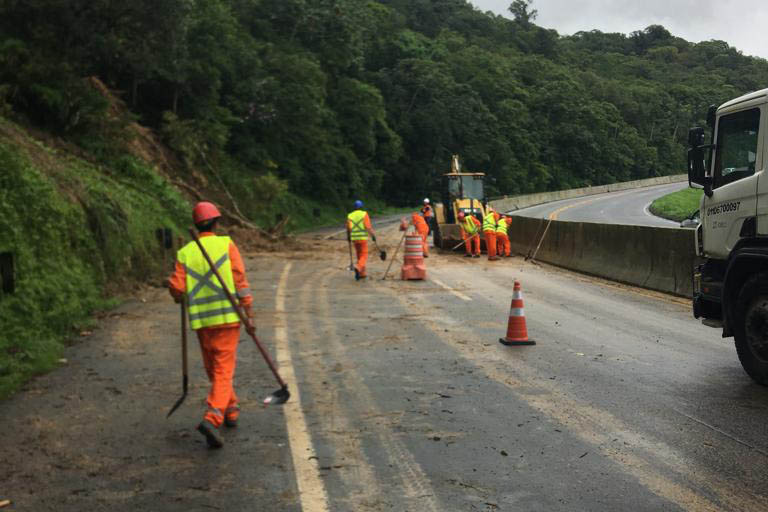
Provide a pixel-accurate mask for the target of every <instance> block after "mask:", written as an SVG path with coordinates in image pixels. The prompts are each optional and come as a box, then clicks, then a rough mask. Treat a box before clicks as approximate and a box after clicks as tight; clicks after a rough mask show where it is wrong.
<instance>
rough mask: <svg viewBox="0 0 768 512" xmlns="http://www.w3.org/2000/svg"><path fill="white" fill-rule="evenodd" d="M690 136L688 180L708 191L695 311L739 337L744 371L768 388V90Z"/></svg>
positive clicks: (715, 112) (726, 108)
mask: <svg viewBox="0 0 768 512" xmlns="http://www.w3.org/2000/svg"><path fill="white" fill-rule="evenodd" d="M707 124H708V126H709V132H710V141H712V143H711V144H705V139H706V134H705V130H704V128H691V130H690V131H689V133H688V143H689V151H688V179H689V182H690V183H691V184H698V185H701V186H702V187H704V196H703V197H702V199H701V205H700V218H701V224H700V225H699V226H698V228H697V230H696V252H697V255H698V256H699V257H700V258H701V259H702V261H703V263H701V264H700V265H698V266H697V268H696V269H695V271H694V293H693V313H694V316H695V317H696V318H702V319H703V321H704V323H705V324H707V325H711V326H717V327H722V329H723V337H729V336H734V338H735V343H736V350H737V353H738V356H739V360H740V361H741V364H742V366H743V367H744V369H745V371H746V372H747V373H748V374H749V375H750V376H751V377H752V378H753V379H754V380H755V381H757V382H759V383H761V384H764V385H768V173H767V172H766V167H767V164H768V154H766V151H768V135H767V134H768V89H763V90H761V91H757V92H753V93H750V94H746V95H744V96H741V97H739V98H736V99H734V100H731V101H729V102H727V103H724V104H723V105H721V106H720V107H719V108H715V107H714V106H712V107H710V110H709V113H708V116H707Z"/></svg>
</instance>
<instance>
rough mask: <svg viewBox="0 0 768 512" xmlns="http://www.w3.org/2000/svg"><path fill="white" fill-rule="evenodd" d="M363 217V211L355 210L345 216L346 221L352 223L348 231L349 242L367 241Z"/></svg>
mask: <svg viewBox="0 0 768 512" xmlns="http://www.w3.org/2000/svg"><path fill="white" fill-rule="evenodd" d="M365 215H366V213H365V212H364V211H363V210H355V211H353V212H351V213H350V214H349V215H347V220H348V221H349V222H351V223H352V227H351V228H350V230H349V238H350V239H351V240H368V230H367V229H365Z"/></svg>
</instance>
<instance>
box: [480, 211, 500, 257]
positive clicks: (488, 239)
mask: <svg viewBox="0 0 768 512" xmlns="http://www.w3.org/2000/svg"><path fill="white" fill-rule="evenodd" d="M498 222H499V214H498V213H496V212H495V211H493V208H491V207H490V205H489V206H488V207H487V208H486V214H485V217H483V234H484V235H485V246H486V248H487V250H488V261H496V260H497V259H499V258H498V257H497V256H496V228H497V227H498Z"/></svg>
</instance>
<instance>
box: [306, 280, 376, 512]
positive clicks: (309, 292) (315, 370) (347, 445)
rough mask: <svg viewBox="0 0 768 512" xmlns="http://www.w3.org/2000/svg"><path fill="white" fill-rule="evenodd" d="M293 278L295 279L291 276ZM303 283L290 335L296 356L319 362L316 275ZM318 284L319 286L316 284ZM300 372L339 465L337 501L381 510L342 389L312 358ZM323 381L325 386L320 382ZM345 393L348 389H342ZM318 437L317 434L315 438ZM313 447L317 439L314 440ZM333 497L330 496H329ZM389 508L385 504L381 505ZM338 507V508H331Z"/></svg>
mask: <svg viewBox="0 0 768 512" xmlns="http://www.w3.org/2000/svg"><path fill="white" fill-rule="evenodd" d="M333 272H335V271H334V270H325V271H324V272H322V273H321V274H320V277H323V278H324V277H325V276H327V275H328V274H330V273H333ZM295 279H299V278H298V277H295ZM300 279H301V281H302V282H303V284H302V285H301V286H300V288H299V305H298V308H297V309H298V310H299V311H301V312H302V313H303V314H301V315H298V320H297V321H296V322H294V324H295V330H294V333H295V334H297V335H295V336H294V340H297V341H295V343H296V344H298V346H299V350H298V351H297V354H296V356H297V358H299V359H302V358H316V360H317V361H318V362H319V356H321V355H322V352H320V351H319V350H318V349H317V347H318V346H321V345H320V342H321V340H320V339H319V336H318V335H317V334H314V333H315V332H316V331H317V329H316V328H315V326H314V322H313V319H314V318H316V317H317V316H316V315H317V314H318V313H319V311H318V310H319V308H318V307H317V306H316V303H315V301H314V300H313V299H314V297H315V295H314V294H315V292H316V289H317V287H318V283H317V282H316V280H317V277H315V276H313V277H310V278H305V276H302V277H301V278H300ZM319 286H322V285H319ZM302 370H303V373H304V376H305V378H306V380H307V383H305V384H304V385H305V386H307V385H308V386H309V388H310V391H311V394H312V395H313V399H314V402H315V407H316V408H318V409H319V408H322V417H324V418H327V419H326V423H325V424H324V425H323V430H321V431H320V435H321V436H324V437H325V438H326V440H327V441H328V442H329V443H330V444H331V445H332V447H333V449H334V455H335V456H336V458H337V460H335V461H334V462H337V463H338V464H339V465H341V466H342V467H341V468H336V471H334V472H333V474H334V476H339V478H340V479H341V481H342V484H343V487H344V489H343V491H344V492H343V494H344V496H345V497H344V498H342V499H341V500H342V501H343V502H344V505H345V506H346V507H348V508H346V509H345V510H381V509H382V508H380V506H379V505H380V504H381V503H380V499H381V497H382V496H383V495H384V493H383V491H382V489H381V487H380V486H379V482H378V479H377V477H376V474H375V471H374V469H373V467H372V465H371V463H370V461H369V460H368V458H367V457H366V455H365V452H364V449H363V443H362V439H361V437H362V436H361V432H362V430H361V429H357V428H355V426H354V425H353V424H352V422H351V421H350V413H351V411H350V410H349V408H348V407H344V406H343V403H342V402H341V400H342V398H341V397H342V395H343V393H344V391H345V389H341V388H339V387H338V386H337V385H335V384H334V382H333V380H332V379H328V378H327V375H326V373H325V372H324V371H322V369H321V367H320V365H319V364H316V363H315V362H314V361H311V362H308V363H307V364H305V365H303V368H302ZM320 383H325V385H320ZM346 391H347V392H349V390H346ZM317 437H319V436H318V435H316V436H315V438H317ZM315 445H316V446H317V441H316V442H315ZM331 499H333V498H331ZM383 508H384V509H386V510H389V509H390V507H389V506H388V505H387V506H385V507H383ZM335 510H338V508H335Z"/></svg>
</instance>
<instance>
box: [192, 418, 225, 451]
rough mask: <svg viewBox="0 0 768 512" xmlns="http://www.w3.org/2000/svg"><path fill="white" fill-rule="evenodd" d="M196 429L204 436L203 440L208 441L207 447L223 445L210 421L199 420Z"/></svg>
mask: <svg viewBox="0 0 768 512" xmlns="http://www.w3.org/2000/svg"><path fill="white" fill-rule="evenodd" d="M197 431H198V432H200V433H201V434H203V435H204V436H205V441H206V442H207V443H208V447H209V448H221V447H222V446H224V443H223V442H222V440H221V438H220V437H219V433H218V432H217V431H216V427H214V426H213V425H211V422H210V421H208V420H203V421H201V422H200V424H199V425H198V426H197Z"/></svg>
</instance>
